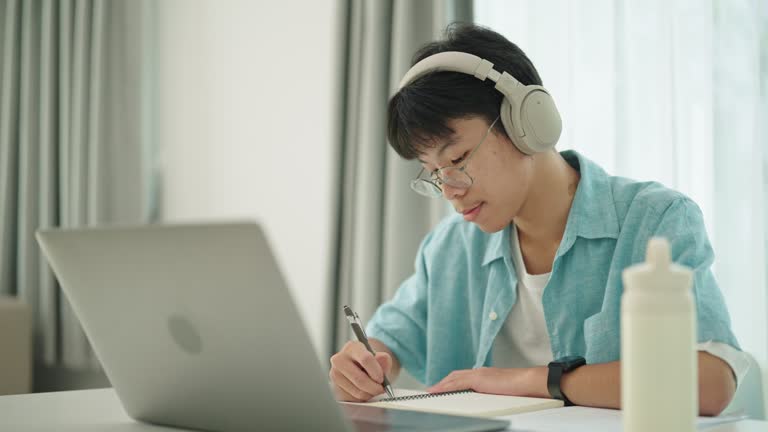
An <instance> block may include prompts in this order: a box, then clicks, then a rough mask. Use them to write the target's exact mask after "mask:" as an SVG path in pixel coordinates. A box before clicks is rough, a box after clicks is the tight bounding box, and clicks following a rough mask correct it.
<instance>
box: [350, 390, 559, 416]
mask: <svg viewBox="0 0 768 432" xmlns="http://www.w3.org/2000/svg"><path fill="white" fill-rule="evenodd" d="M395 396H396V397H395V398H392V399H390V398H387V396H386V395H379V396H377V397H375V398H373V399H371V400H370V401H369V402H364V403H361V404H357V405H368V406H378V407H382V408H395V409H404V410H411V411H424V412H431V413H438V414H452V415H462V416H472V417H498V416H504V415H510V414H519V413H524V412H530V411H538V410H544V409H550V408H560V407H562V406H563V401H561V400H557V399H542V398H531V397H522V396H505V395H492V394H485V393H476V392H474V391H472V390H462V391H454V392H446V393H426V392H421V391H416V390H403V389H397V390H395Z"/></svg>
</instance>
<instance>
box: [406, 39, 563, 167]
mask: <svg viewBox="0 0 768 432" xmlns="http://www.w3.org/2000/svg"><path fill="white" fill-rule="evenodd" d="M431 72H460V73H464V74H467V75H472V76H474V77H475V78H477V79H479V80H481V81H485V80H486V79H490V80H491V81H493V82H495V83H496V85H495V88H496V90H498V91H499V92H501V93H502V94H503V95H504V100H503V101H502V104H501V109H500V115H501V122H502V124H503V125H504V130H505V131H506V132H507V135H508V136H509V138H510V139H511V140H512V142H513V143H514V144H515V146H517V148H518V149H519V150H520V151H522V152H523V153H525V154H533V153H537V152H542V151H546V150H549V149H551V148H554V146H555V144H557V140H558V139H559V138H560V133H561V132H562V127H563V126H562V120H561V119H560V114H559V113H558V111H557V107H555V102H554V101H553V100H552V97H551V96H550V95H549V92H547V91H546V90H545V89H544V87H541V86H537V85H528V86H524V85H522V84H521V83H520V82H519V81H518V80H517V79H515V77H513V76H512V75H510V74H508V73H507V72H499V71H497V70H496V69H494V68H493V63H491V62H489V61H488V60H485V59H483V58H480V57H478V56H476V55H473V54H469V53H465V52H460V51H444V52H441V53H437V54H433V55H431V56H429V57H427V58H425V59H422V60H421V61H419V62H418V63H416V64H415V65H413V67H411V68H410V69H409V70H408V72H406V74H405V76H403V79H402V80H400V85H399V86H398V91H399V90H400V89H402V88H403V87H405V86H407V85H408V84H410V83H412V82H413V81H415V80H417V79H418V78H420V77H422V76H424V75H426V74H428V73H431Z"/></svg>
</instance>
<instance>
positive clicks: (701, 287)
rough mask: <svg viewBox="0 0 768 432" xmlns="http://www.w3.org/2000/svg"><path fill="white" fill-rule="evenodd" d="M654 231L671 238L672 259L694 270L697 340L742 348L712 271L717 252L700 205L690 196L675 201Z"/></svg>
mask: <svg viewBox="0 0 768 432" xmlns="http://www.w3.org/2000/svg"><path fill="white" fill-rule="evenodd" d="M654 235H656V236H662V237H665V238H666V239H667V240H668V241H669V244H670V252H671V256H672V261H674V262H675V263H677V264H680V265H684V266H686V267H688V268H690V269H691V270H692V271H693V294H694V298H695V302H696V303H695V304H696V317H697V333H698V337H697V341H698V342H706V341H713V342H720V343H724V344H728V345H730V346H731V347H733V348H735V349H739V345H738V342H736V338H735V336H734V335H733V333H732V331H731V320H730V317H729V315H728V310H727V308H726V306H725V301H724V299H723V295H722V293H721V292H720V288H719V287H718V285H717V281H716V280H715V277H714V275H713V274H712V268H711V267H712V263H713V262H714V252H713V250H712V246H711V244H710V242H709V238H708V237H707V232H706V228H705V226H704V218H703V216H702V214H701V210H699V207H698V206H697V205H696V204H695V203H694V202H693V201H691V200H690V199H688V198H679V199H677V200H675V201H673V202H672V203H671V204H670V205H669V207H668V208H667V209H666V211H664V213H663V214H662V217H661V220H660V223H659V226H658V228H657V230H656V231H655V233H654Z"/></svg>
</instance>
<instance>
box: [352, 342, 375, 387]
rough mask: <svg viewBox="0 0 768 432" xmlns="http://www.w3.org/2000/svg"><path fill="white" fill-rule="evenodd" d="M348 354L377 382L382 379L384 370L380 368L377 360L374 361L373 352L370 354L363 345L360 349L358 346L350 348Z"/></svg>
mask: <svg viewBox="0 0 768 432" xmlns="http://www.w3.org/2000/svg"><path fill="white" fill-rule="evenodd" d="M361 346H362V344H361ZM349 354H350V356H351V357H352V359H353V360H354V361H355V362H356V363H357V364H358V365H360V368H361V369H363V371H365V373H366V374H367V375H368V376H369V377H371V379H372V380H373V381H375V382H376V383H379V384H381V383H382V382H383V381H384V370H383V369H382V368H381V365H380V364H379V362H378V361H376V358H375V357H374V356H373V354H371V353H370V351H368V350H367V349H366V348H365V347H364V346H363V347H362V350H361V349H359V348H355V349H352V350H350V353H349Z"/></svg>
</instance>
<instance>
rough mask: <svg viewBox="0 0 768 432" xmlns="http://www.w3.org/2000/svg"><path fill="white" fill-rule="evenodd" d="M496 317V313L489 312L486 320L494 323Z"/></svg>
mask: <svg viewBox="0 0 768 432" xmlns="http://www.w3.org/2000/svg"><path fill="white" fill-rule="evenodd" d="M498 317H499V316H498V315H496V312H491V313H489V314H488V318H490V319H491V321H496V318H498Z"/></svg>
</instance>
